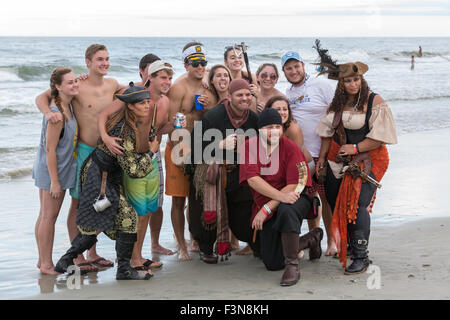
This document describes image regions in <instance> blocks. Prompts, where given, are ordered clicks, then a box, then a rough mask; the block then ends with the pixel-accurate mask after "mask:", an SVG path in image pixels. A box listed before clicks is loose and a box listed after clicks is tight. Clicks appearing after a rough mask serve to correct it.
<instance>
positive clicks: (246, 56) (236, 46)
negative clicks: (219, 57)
mask: <svg viewBox="0 0 450 320" xmlns="http://www.w3.org/2000/svg"><path fill="white" fill-rule="evenodd" d="M238 47H240V49H241V50H242V51H241V54H243V55H244V62H245V67H246V68H247V73H248V81H250V84H252V83H253V79H252V74H251V72H250V63H249V61H248V55H247V49H248V48H249V46H247V45H245V42H244V41H242V42H241V44H240V45H239V44H234V46H233V51H234V54H235V55H236V57H240V56H241V54H237V52H236V49H239V48H238Z"/></svg>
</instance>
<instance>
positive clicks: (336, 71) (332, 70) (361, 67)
mask: <svg viewBox="0 0 450 320" xmlns="http://www.w3.org/2000/svg"><path fill="white" fill-rule="evenodd" d="M313 48H314V49H316V50H317V52H318V53H319V57H320V62H318V63H313V64H315V65H317V66H320V70H321V71H320V72H319V74H318V75H317V76H320V75H321V74H325V73H328V79H332V80H339V79H342V78H347V77H355V76H362V75H363V74H365V73H366V72H367V71H368V70H369V66H368V65H367V64H365V63H363V62H360V61H356V62H347V63H343V64H337V63H336V61H335V60H333V59H332V58H331V56H330V55H329V54H328V50H327V49H322V48H321V47H320V41H319V40H316V45H315V46H314V47H313Z"/></svg>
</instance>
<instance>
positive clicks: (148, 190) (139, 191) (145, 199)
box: [123, 156, 160, 217]
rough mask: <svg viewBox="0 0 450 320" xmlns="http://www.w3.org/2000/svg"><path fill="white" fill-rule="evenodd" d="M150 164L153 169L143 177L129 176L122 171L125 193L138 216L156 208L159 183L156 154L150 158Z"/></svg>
mask: <svg viewBox="0 0 450 320" xmlns="http://www.w3.org/2000/svg"><path fill="white" fill-rule="evenodd" d="M152 165H153V170H152V171H151V172H150V173H149V174H148V175H146V176H145V177H144V178H139V179H136V178H130V177H129V176H128V175H127V174H126V173H125V172H124V173H123V187H124V192H125V195H126V197H127V199H128V202H129V203H130V204H131V205H132V206H133V208H134V210H136V212H137V214H138V216H140V217H142V216H145V215H146V214H147V213H149V212H155V211H156V210H157V209H158V203H159V190H160V184H159V169H158V159H157V157H156V156H155V157H154V159H153V160H152Z"/></svg>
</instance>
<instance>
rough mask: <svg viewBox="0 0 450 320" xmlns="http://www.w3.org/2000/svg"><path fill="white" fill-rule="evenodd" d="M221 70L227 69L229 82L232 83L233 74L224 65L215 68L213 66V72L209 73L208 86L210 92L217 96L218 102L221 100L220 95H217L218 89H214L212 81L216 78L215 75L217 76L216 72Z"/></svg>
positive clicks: (217, 65)
mask: <svg viewBox="0 0 450 320" xmlns="http://www.w3.org/2000/svg"><path fill="white" fill-rule="evenodd" d="M219 68H223V69H225V70H226V71H227V73H228V79H229V82H231V72H230V69H228V67H227V66H225V65H223V64H216V65H215V66H213V67H212V68H211V70H210V71H209V77H208V85H209V88H210V90H211V91H212V92H213V94H214V95H215V96H216V99H217V100H219V94H218V93H217V90H216V87H214V85H213V84H212V80H213V78H214V75H215V73H216V70H217V69H219ZM228 84H229V83H228ZM217 102H219V101H217Z"/></svg>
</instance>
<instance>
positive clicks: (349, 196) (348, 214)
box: [327, 140, 389, 268]
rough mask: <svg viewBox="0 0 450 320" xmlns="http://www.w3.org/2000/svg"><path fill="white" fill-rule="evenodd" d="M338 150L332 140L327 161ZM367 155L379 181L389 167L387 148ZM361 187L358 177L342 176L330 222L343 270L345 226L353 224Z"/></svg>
mask: <svg viewBox="0 0 450 320" xmlns="http://www.w3.org/2000/svg"><path fill="white" fill-rule="evenodd" d="M339 148H340V145H339V144H337V143H336V142H335V141H334V140H332V142H331V145H330V150H329V152H328V157H327V160H330V161H335V160H336V156H337V153H338V151H339ZM369 154H370V160H371V161H372V173H373V175H374V176H375V180H377V181H381V179H382V178H383V176H384V173H385V172H386V170H387V167H388V165H389V154H388V151H387V148H386V146H380V147H378V148H377V149H375V150H372V151H370V152H369ZM359 166H360V167H361V169H362V166H363V163H362V162H361V163H359ZM361 185H362V179H361V178H360V177H358V178H355V179H353V177H352V176H351V175H349V174H345V175H344V177H343V178H342V182H341V186H340V188H339V193H338V195H337V198H336V205H335V207H334V211H333V218H332V220H331V235H332V237H333V239H334V241H335V242H336V246H337V248H338V250H339V261H340V262H341V263H342V266H343V267H344V268H345V267H346V265H347V224H348V223H355V220H356V214H357V211H358V200H359V195H360V193H361ZM373 201H374V199H373Z"/></svg>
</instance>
